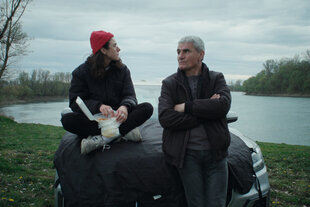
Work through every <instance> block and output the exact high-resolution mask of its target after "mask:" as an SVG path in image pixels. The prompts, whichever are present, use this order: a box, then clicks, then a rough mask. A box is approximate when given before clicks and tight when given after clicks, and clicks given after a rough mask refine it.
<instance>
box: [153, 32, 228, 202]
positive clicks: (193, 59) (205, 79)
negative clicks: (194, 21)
mask: <svg viewBox="0 0 310 207" xmlns="http://www.w3.org/2000/svg"><path fill="white" fill-rule="evenodd" d="M177 55H178V64H179V67H178V70H177V72H176V73H174V74H172V75H171V76H169V77H167V78H166V79H165V80H163V82H162V88H161V95H160V97H159V107H158V111H159V113H158V116H159V121H160V124H161V125H162V127H163V128H164V131H163V151H164V154H165V160H166V161H167V162H168V163H169V164H171V165H173V166H175V167H176V168H177V169H178V172H179V174H180V177H181V180H182V182H183V186H184V190H185V195H186V199H187V203H188V207H202V206H208V207H210V206H225V202H226V193H227V181H228V169H227V161H226V156H227V154H228V152H227V149H228V146H229V144H230V135H229V131H228V126H227V122H226V114H227V113H228V111H229V109H230V104H231V96H230V91H229V89H228V87H227V85H226V81H225V79H224V76H223V74H222V73H219V72H214V71H210V70H209V68H208V67H207V65H206V64H205V63H203V62H202V61H203V58H204V55H205V48H204V42H203V41H202V40H201V38H199V37H196V36H186V37H184V38H182V39H181V40H180V41H179V43H178V48H177Z"/></svg>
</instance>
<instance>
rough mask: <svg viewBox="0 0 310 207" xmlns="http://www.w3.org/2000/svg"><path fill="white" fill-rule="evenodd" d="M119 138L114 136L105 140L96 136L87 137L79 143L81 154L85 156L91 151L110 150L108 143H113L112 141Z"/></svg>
mask: <svg viewBox="0 0 310 207" xmlns="http://www.w3.org/2000/svg"><path fill="white" fill-rule="evenodd" d="M118 137H119V136H114V137H111V138H107V137H104V136H101V135H96V136H88V137H87V138H85V139H82V141H81V154H87V153H90V152H91V151H93V150H95V149H98V148H100V147H103V150H104V149H110V146H109V145H108V143H110V142H111V141H113V140H114V139H116V138H118Z"/></svg>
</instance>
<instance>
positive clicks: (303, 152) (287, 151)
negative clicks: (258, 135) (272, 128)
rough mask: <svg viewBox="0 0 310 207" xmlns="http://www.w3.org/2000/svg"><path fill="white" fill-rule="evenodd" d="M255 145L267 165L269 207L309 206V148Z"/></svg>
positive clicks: (266, 144) (271, 144)
mask: <svg viewBox="0 0 310 207" xmlns="http://www.w3.org/2000/svg"><path fill="white" fill-rule="evenodd" d="M258 144H259V146H260V147H261V150H262V152H263V155H264V160H265V163H266V165H267V171H268V176H269V182H270V187H271V203H270V204H271V206H283V207H287V206H290V207H293V206H300V207H306V206H310V147H309V146H296V145H288V144H273V143H263V142H258Z"/></svg>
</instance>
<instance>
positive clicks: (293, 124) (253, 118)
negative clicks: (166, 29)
mask: <svg viewBox="0 0 310 207" xmlns="http://www.w3.org/2000/svg"><path fill="white" fill-rule="evenodd" d="M135 87H136V93H137V99H138V102H139V103H141V102H150V103H151V104H152V105H153V107H154V114H153V117H154V118H157V105H158V97H159V94H160V86H135ZM309 106H310V98H290V97H263V96H246V95H244V94H243V93H240V92H233V93H232V106H231V110H232V111H234V112H236V113H237V114H238V121H237V122H235V123H231V124H230V127H234V128H236V129H238V130H239V131H241V132H242V133H243V134H244V135H246V136H248V137H250V138H252V139H254V140H258V141H264V142H275V143H287V144H297V145H310V107H309ZM65 107H68V100H65V101H61V102H47V103H31V104H16V105H12V106H8V107H4V108H2V109H0V113H4V114H6V115H7V116H12V117H14V119H15V121H17V122H25V123H42V124H48V125H55V126H61V123H60V112H61V111H62V109H63V108H65Z"/></svg>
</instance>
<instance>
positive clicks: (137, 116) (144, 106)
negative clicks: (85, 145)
mask: <svg viewBox="0 0 310 207" xmlns="http://www.w3.org/2000/svg"><path fill="white" fill-rule="evenodd" d="M152 114H153V106H152V105H151V104H150V103H141V104H138V105H136V106H134V107H133V108H132V110H131V111H130V113H128V117H127V120H126V121H125V122H124V123H122V124H121V125H120V127H119V132H120V134H121V135H122V136H124V135H125V134H127V133H128V132H130V131H131V130H133V129H134V128H136V127H138V126H140V125H141V124H143V123H144V122H145V121H146V120H148V119H149V118H150V117H151V116H152ZM61 123H62V126H63V128H64V129H65V130H67V131H68V132H71V133H74V134H77V135H79V136H80V137H81V138H86V137H88V136H89V135H99V134H101V130H100V129H99V128H98V122H96V121H90V120H89V119H88V118H87V117H86V116H85V115H84V114H83V113H78V112H71V113H67V114H64V115H63V116H62V118H61Z"/></svg>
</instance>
